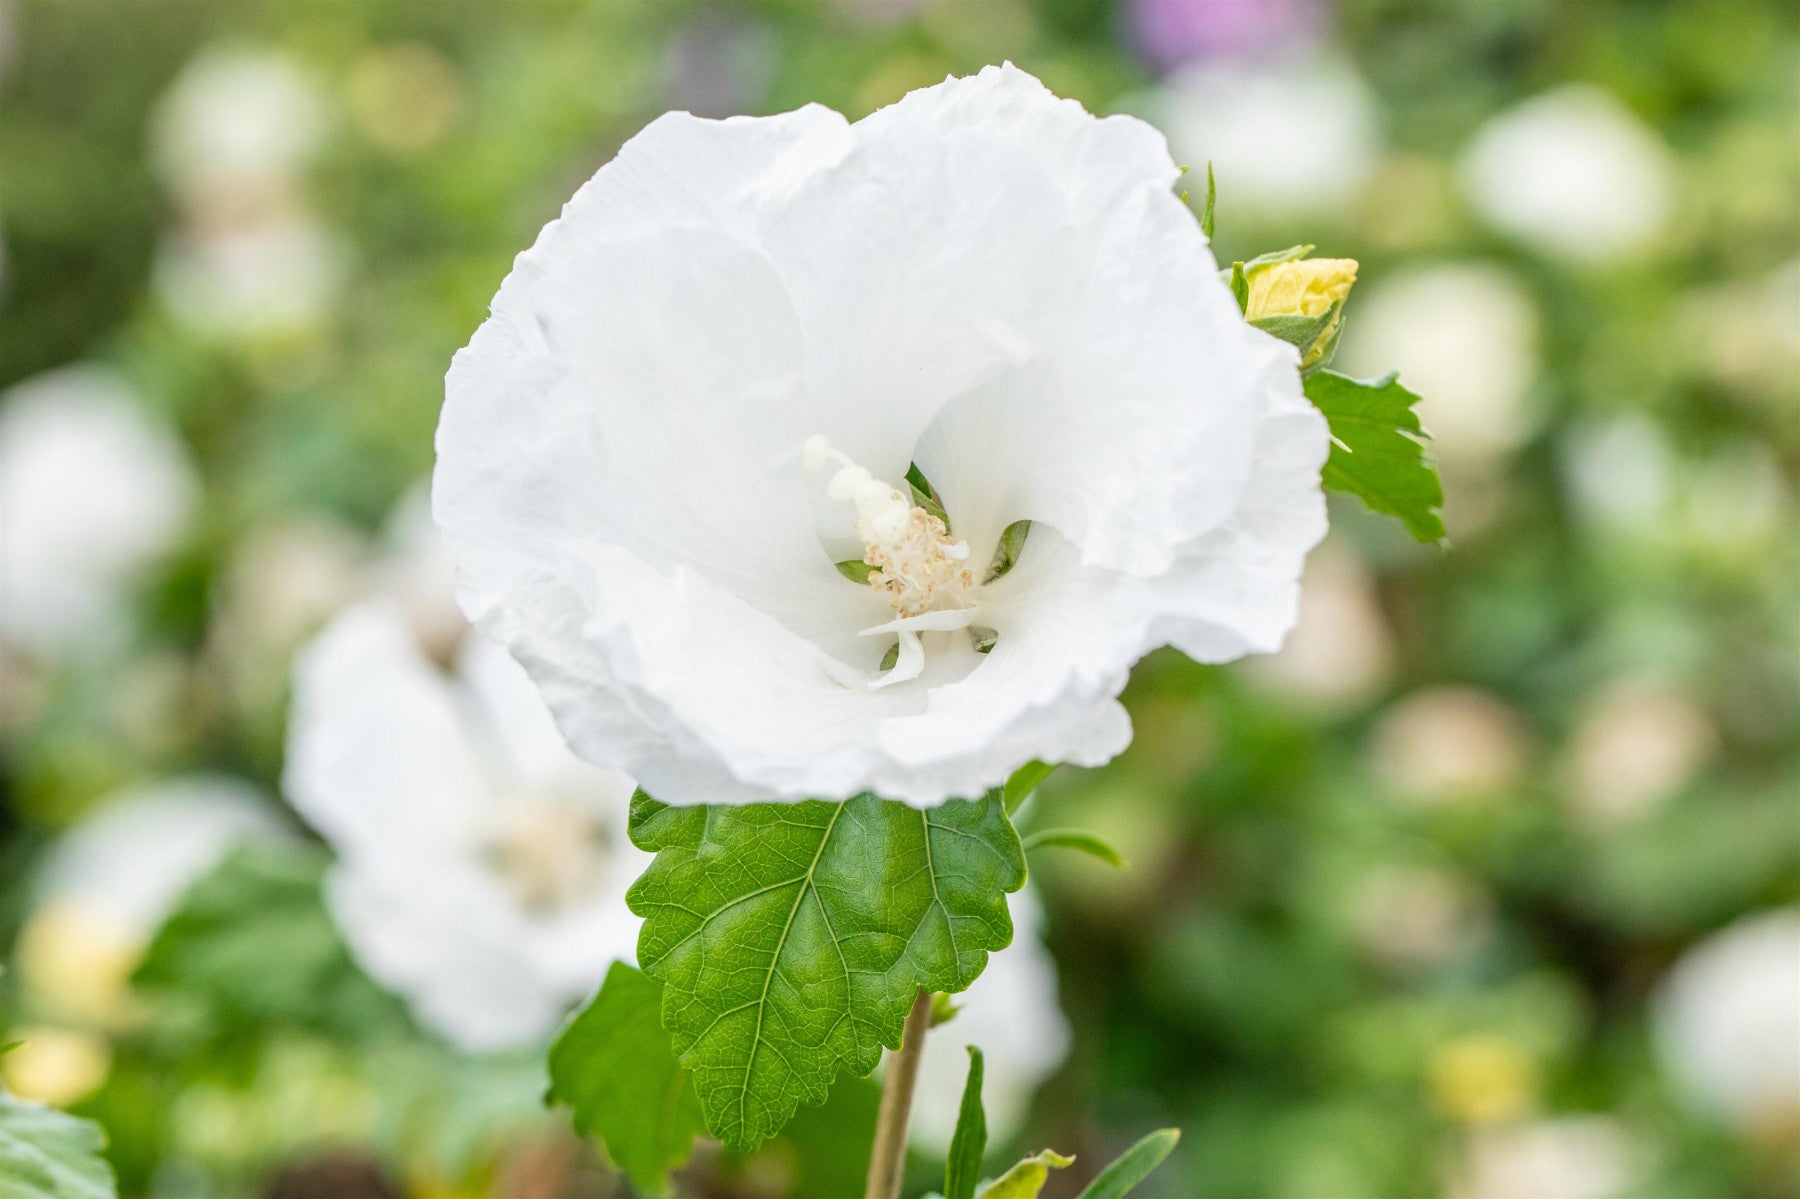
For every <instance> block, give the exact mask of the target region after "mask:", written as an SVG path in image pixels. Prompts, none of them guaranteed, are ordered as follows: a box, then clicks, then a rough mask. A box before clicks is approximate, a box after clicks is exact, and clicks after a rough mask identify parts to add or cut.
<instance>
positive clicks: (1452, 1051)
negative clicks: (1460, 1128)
mask: <svg viewBox="0 0 1800 1199" xmlns="http://www.w3.org/2000/svg"><path fill="white" fill-rule="evenodd" d="M1428 1073H1429V1082H1430V1087H1431V1098H1432V1101H1433V1104H1434V1106H1436V1107H1437V1109H1438V1110H1439V1111H1441V1112H1442V1113H1443V1114H1444V1115H1446V1116H1448V1117H1450V1118H1451V1119H1452V1120H1456V1121H1458V1122H1460V1123H1464V1124H1499V1123H1503V1122H1506V1121H1509V1120H1516V1119H1518V1118H1519V1117H1520V1116H1522V1115H1524V1114H1525V1113H1526V1112H1527V1111H1528V1110H1530V1108H1531V1106H1532V1104H1533V1102H1534V1101H1535V1100H1536V1097H1537V1067H1536V1065H1535V1063H1533V1061H1532V1060H1531V1057H1530V1056H1529V1055H1528V1054H1527V1053H1526V1051H1525V1048H1524V1046H1522V1045H1519V1044H1518V1043H1516V1042H1514V1041H1512V1040H1510V1039H1509V1038H1507V1037H1502V1036H1496V1035H1493V1034H1488V1033H1473V1034H1470V1035H1468V1036H1465V1037H1459V1038H1457V1039H1456V1040H1454V1041H1451V1042H1450V1043H1448V1044H1447V1045H1445V1046H1443V1047H1442V1048H1441V1049H1439V1050H1438V1051H1437V1053H1436V1054H1434V1055H1433V1056H1432V1058H1431V1063H1430V1066H1429V1067H1428Z"/></svg>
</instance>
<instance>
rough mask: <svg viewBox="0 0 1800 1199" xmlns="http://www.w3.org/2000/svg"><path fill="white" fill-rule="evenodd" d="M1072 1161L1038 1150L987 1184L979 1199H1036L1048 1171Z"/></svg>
mask: <svg viewBox="0 0 1800 1199" xmlns="http://www.w3.org/2000/svg"><path fill="white" fill-rule="evenodd" d="M1074 1161H1075V1159H1074V1158H1072V1157H1064V1156H1063V1155H1062V1154H1060V1153H1058V1152H1056V1151H1055V1150H1054V1149H1044V1150H1040V1151H1039V1152H1037V1153H1034V1154H1033V1155H1032V1156H1030V1157H1028V1158H1026V1159H1025V1160H1023V1161H1021V1162H1019V1163H1018V1164H1017V1165H1015V1166H1014V1167H1013V1168H1012V1169H1010V1170H1008V1171H1007V1172H1006V1173H1004V1174H1002V1175H1001V1176H1000V1177H999V1178H996V1179H995V1180H994V1181H993V1182H990V1183H988V1185H987V1186H986V1187H985V1188H984V1189H983V1190H982V1192H981V1199H1037V1195H1038V1192H1039V1191H1042V1190H1043V1189H1044V1180H1045V1179H1047V1178H1049V1177H1050V1171H1051V1170H1052V1169H1056V1170H1061V1169H1063V1168H1064V1167H1065V1166H1068V1165H1071V1164H1073V1163H1074ZM944 1199H955V1196H953V1195H946V1196H945V1197H944Z"/></svg>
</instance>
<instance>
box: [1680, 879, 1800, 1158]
mask: <svg viewBox="0 0 1800 1199" xmlns="http://www.w3.org/2000/svg"><path fill="white" fill-rule="evenodd" d="M1652 1015H1653V1018H1654V1019H1653V1027H1654V1031H1655V1034H1656V1048H1657V1051H1658V1055H1659V1056H1660V1057H1661V1059H1662V1062H1663V1065H1664V1068H1665V1069H1667V1071H1668V1072H1669V1074H1670V1075H1671V1076H1672V1077H1673V1079H1674V1080H1675V1082H1676V1083H1677V1084H1679V1085H1680V1086H1681V1087H1682V1089H1683V1090H1685V1091H1686V1092H1687V1094H1688V1096H1689V1097H1690V1098H1691V1099H1692V1100H1693V1101H1694V1102H1695V1103H1697V1104H1699V1105H1700V1106H1703V1107H1706V1108H1710V1109H1711V1110H1713V1111H1714V1112H1716V1113H1718V1114H1719V1115H1722V1116H1724V1117H1725V1118H1727V1119H1728V1120H1730V1121H1731V1122H1732V1123H1734V1124H1735V1125H1737V1126H1738V1127H1739V1128H1740V1129H1742V1130H1743V1131H1744V1132H1745V1133H1747V1134H1750V1135H1767V1136H1769V1137H1771V1138H1773V1139H1775V1140H1776V1141H1778V1142H1779V1141H1781V1140H1782V1139H1790V1143H1791V1137H1792V1136H1793V1135H1794V1134H1795V1133H1796V1132H1800V910H1796V909H1781V910H1778V911H1771V912H1762V913H1758V914H1755V915H1751V916H1746V917H1742V918H1740V919H1739V920H1738V921H1737V922H1736V923H1734V924H1732V925H1730V926H1728V927H1726V928H1725V929H1723V930H1721V931H1719V932H1716V933H1714V934H1712V935H1711V936H1709V937H1706V938H1705V939H1704V940H1702V941H1700V942H1698V943H1697V944H1695V945H1694V946H1693V947H1691V948H1690V949H1689V950H1688V951H1687V952H1686V953H1685V954H1683V955H1682V957H1681V959H1680V960H1679V961H1677V962H1676V963H1675V966H1674V968H1673V969H1671V970H1670V971H1669V974H1668V976H1667V977H1666V978H1665V979H1664V980H1663V982H1662V985H1661V987H1660V989H1659V992H1658V994H1657V996H1656V999H1655V1002H1654V1005H1653V1008H1652Z"/></svg>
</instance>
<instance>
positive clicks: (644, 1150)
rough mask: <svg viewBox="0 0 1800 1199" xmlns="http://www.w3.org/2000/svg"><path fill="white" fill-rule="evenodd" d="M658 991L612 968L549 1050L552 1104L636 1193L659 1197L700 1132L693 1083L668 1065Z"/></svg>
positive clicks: (630, 970) (625, 969)
mask: <svg viewBox="0 0 1800 1199" xmlns="http://www.w3.org/2000/svg"><path fill="white" fill-rule="evenodd" d="M661 1008H662V987H661V986H659V985H658V984H657V983H656V982H655V981H654V980H652V979H650V978H648V977H646V976H645V975H644V973H643V972H642V971H640V970H638V969H636V968H635V967H633V966H629V965H627V964H626V963H624V962H614V963H613V964H612V968H611V969H610V970H608V971H607V972H606V980H605V981H604V982H602V983H601V984H600V992H599V994H597V995H595V996H594V999H593V1002H591V1003H589V1004H588V1005H587V1007H586V1008H584V1009H582V1011H581V1013H580V1014H579V1015H577V1016H576V1017H575V1018H574V1019H573V1020H571V1021H570V1022H569V1024H568V1026H567V1027H565V1028H564V1029H563V1031H562V1034H561V1035H560V1036H558V1037H557V1038H556V1043H555V1044H554V1045H552V1046H551V1047H550V1092H549V1095H548V1096H547V1098H548V1099H549V1101H550V1102H552V1103H562V1104H566V1105H568V1106H569V1108H571V1109H572V1110H573V1113H574V1118H575V1130H576V1131H577V1132H579V1133H581V1134H582V1135H583V1136H587V1135H590V1134H591V1135H594V1136H598V1137H599V1138H600V1139H601V1141H603V1142H605V1144H606V1152H607V1153H608V1154H610V1155H611V1157H612V1159H613V1161H614V1162H616V1163H618V1165H619V1167H620V1168H621V1169H623V1170H624V1171H625V1172H626V1173H627V1174H629V1175H630V1176H631V1181H632V1182H633V1184H635V1185H636V1186H637V1188H638V1189H639V1190H641V1191H649V1192H651V1193H652V1194H659V1195H660V1194H663V1193H665V1192H666V1191H667V1190H668V1183H669V1171H670V1169H672V1168H673V1167H675V1166H678V1165H680V1164H681V1163H682V1162H685V1161H686V1160H687V1159H688V1155H689V1154H690V1153H691V1152H692V1151H693V1147H694V1138H695V1137H696V1136H698V1135H700V1134H701V1133H702V1132H704V1131H706V1127H705V1124H704V1122H703V1121H702V1120H701V1118H700V1099H699V1097H698V1096H697V1095H696V1094H695V1093H694V1080H693V1079H692V1077H690V1076H689V1074H688V1072H687V1071H686V1070H684V1069H682V1068H681V1064H680V1063H679V1062H677V1061H676V1060H675V1050H674V1048H673V1047H672V1046H671V1045H670V1044H669V1034H668V1033H667V1032H665V1031H663V1026H662V1020H661V1017H660V1012H661Z"/></svg>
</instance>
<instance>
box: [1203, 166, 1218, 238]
mask: <svg viewBox="0 0 1800 1199" xmlns="http://www.w3.org/2000/svg"><path fill="white" fill-rule="evenodd" d="M1218 202H1219V183H1218V180H1216V179H1214V178H1213V164H1212V163H1210V162H1209V163H1207V164H1206V204H1205V205H1204V206H1203V207H1202V208H1201V209H1200V232H1202V233H1204V234H1206V239H1207V240H1208V241H1211V240H1212V235H1213V210H1214V208H1215V207H1216V206H1217V205H1218Z"/></svg>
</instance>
